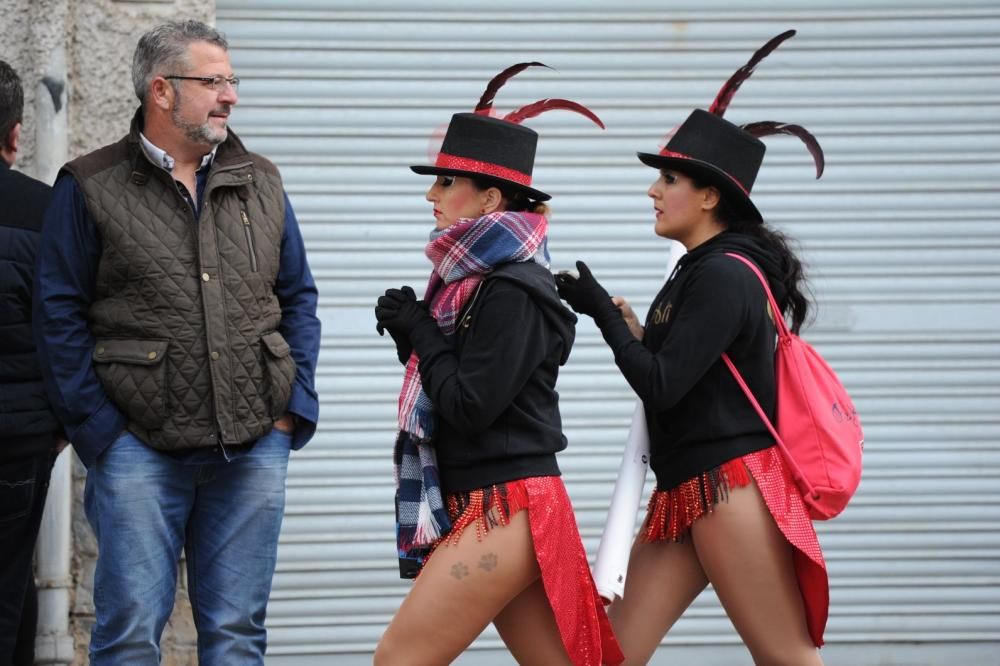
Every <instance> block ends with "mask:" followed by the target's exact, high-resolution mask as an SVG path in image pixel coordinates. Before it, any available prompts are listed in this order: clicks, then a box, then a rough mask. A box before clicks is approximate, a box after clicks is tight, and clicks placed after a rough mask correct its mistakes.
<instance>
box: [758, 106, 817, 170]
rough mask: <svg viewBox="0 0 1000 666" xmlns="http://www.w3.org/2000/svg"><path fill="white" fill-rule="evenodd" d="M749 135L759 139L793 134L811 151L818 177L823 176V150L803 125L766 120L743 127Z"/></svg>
mask: <svg viewBox="0 0 1000 666" xmlns="http://www.w3.org/2000/svg"><path fill="white" fill-rule="evenodd" d="M741 129H742V130H743V131H744V132H746V133H747V134H751V135H753V136H755V137H757V138H758V139H759V138H760V137H762V136H771V135H773V134H791V135H792V136H797V137H799V139H801V140H802V143H804V144H806V148H808V149H809V153H810V154H811V155H812V158H813V162H815V163H816V177H817V178H819V177H820V176H822V175H823V167H824V166H825V165H826V161H825V159H824V158H823V148H822V147H821V146H820V145H819V141H817V140H816V137H814V136H813V135H812V134H811V133H810V132H809V130H807V129H806V128H805V127H802V126H801V125H789V124H787V123H778V122H774V121H773V120H764V121H761V122H759V123H750V124H748V125H743V127H742V128H741Z"/></svg>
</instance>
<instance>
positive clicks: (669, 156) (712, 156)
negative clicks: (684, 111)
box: [638, 30, 823, 222]
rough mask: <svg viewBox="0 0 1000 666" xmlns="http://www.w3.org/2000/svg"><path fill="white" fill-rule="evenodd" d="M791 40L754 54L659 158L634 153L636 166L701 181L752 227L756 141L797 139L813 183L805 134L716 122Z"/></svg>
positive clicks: (819, 159) (819, 153)
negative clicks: (773, 54) (805, 152)
mask: <svg viewBox="0 0 1000 666" xmlns="http://www.w3.org/2000/svg"><path fill="white" fill-rule="evenodd" d="M794 35H795V31H794V30H788V31H786V32H783V33H781V34H780V35H778V36H777V37H774V38H772V39H771V40H770V41H769V42H768V43H767V44H765V45H764V46H762V47H761V48H760V49H758V50H757V51H756V52H755V53H754V54H753V56H751V58H750V60H749V61H747V63H746V64H745V65H743V67H741V68H739V69H738V70H736V72H735V73H734V74H733V75H732V76H731V77H729V80H728V81H726V83H725V84H724V85H723V86H722V88H721V89H720V90H719V93H718V94H717V95H716V97H715V101H713V102H712V105H711V106H710V107H709V109H708V111H703V110H701V109H695V110H694V111H693V112H692V113H691V115H690V116H688V118H687V120H685V121H684V123H683V124H682V125H681V126H680V127H678V128H677V131H676V132H675V133H674V135H673V136H672V137H671V138H670V141H668V142H667V145H666V147H664V148H663V150H661V151H660V152H659V154H654V153H638V156H639V159H640V160H641V161H642V163H643V164H646V165H648V166H651V167H653V168H656V169H677V170H678V171H681V172H683V173H687V174H689V175H691V176H693V177H695V178H697V179H699V180H703V181H707V182H708V183H710V184H712V185H714V186H716V187H718V188H719V190H720V191H721V192H722V194H723V196H724V197H725V198H726V199H727V201H729V202H731V203H732V205H733V206H734V207H735V208H736V209H737V210H738V211H739V212H740V213H741V214H742V215H746V216H747V217H748V218H749V219H752V220H756V221H758V222H759V221H762V219H763V218H762V217H761V214H760V211H758V210H757V207H756V206H755V205H754V203H753V201H751V200H750V190H751V189H752V188H753V183H754V181H755V180H756V179H757V172H758V171H759V170H760V165H761V162H763V161H764V150H765V146H764V144H763V143H762V142H761V141H760V140H759V138H758V137H762V136H769V135H771V134H791V135H793V136H797V137H799V138H800V139H801V140H802V141H803V142H804V143H805V144H806V147H807V148H808V149H809V152H810V153H811V154H812V156H813V160H814V161H815V162H816V177H817V178H819V177H820V176H821V175H822V174H823V149H822V148H821V147H820V145H819V142H818V141H816V138H815V137H814V136H813V135H812V134H810V133H809V132H808V131H807V130H806V129H805V128H803V127H800V126H799V125H789V124H786V123H778V122H773V121H764V122H758V123H750V124H747V125H742V126H737V125H734V124H733V123H731V122H729V121H728V120H724V119H723V118H722V115H723V114H724V113H725V112H726V109H727V108H729V102H730V101H731V100H732V98H733V95H734V94H735V93H736V91H737V90H738V89H739V87H740V85H741V84H742V83H743V82H744V81H746V80H747V79H748V78H750V75H751V74H753V70H754V68H755V67H756V66H757V63H759V62H760V61H761V60H763V59H764V58H765V57H766V56H767V55H768V54H769V53H770V52H771V51H773V50H774V49H776V48H777V47H778V45H780V44H781V43H782V42H783V41H785V40H786V39H788V38H789V37H792V36H794Z"/></svg>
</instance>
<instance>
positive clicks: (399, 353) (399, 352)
mask: <svg viewBox="0 0 1000 666" xmlns="http://www.w3.org/2000/svg"><path fill="white" fill-rule="evenodd" d="M375 330H376V331H378V334H379V335H382V334H384V333H385V332H386V331H389V335H390V336H391V337H392V341H393V342H395V343H396V357H397V358H398V359H399V362H400V363H402V364H403V365H406V362H407V361H409V360H410V354H412V353H413V343H412V342H410V338H409V337H408V336H406V335H404V334H402V333H400V332H399V331H397V330H394V329H391V328H386V327H385V326H383V325H382V324H377V325H376V326H375Z"/></svg>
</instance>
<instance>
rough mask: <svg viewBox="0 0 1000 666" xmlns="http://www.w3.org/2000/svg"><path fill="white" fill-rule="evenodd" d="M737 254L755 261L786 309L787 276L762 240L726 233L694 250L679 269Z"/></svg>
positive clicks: (776, 256) (683, 258)
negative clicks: (706, 259) (709, 258)
mask: <svg viewBox="0 0 1000 666" xmlns="http://www.w3.org/2000/svg"><path fill="white" fill-rule="evenodd" d="M726 252H735V253H737V254H742V255H743V256H744V257H746V258H747V259H750V260H751V261H753V262H754V263H755V264H757V266H758V267H759V268H760V269H761V270H762V271H763V272H764V275H766V276H767V282H768V284H769V285H770V287H771V293H773V294H774V298H775V300H776V301H778V305H780V306H781V307H784V306H785V300H786V296H787V295H788V293H787V290H786V289H785V285H784V283H783V282H782V276H783V275H784V274H785V271H784V269H783V266H782V265H781V257H780V256H779V255H778V254H777V253H775V252H774V251H773V250H771V249H770V248H768V247H767V246H766V245H765V244H764V242H763V241H762V240H760V239H759V238H755V237H753V236H748V235H746V234H741V233H736V232H734V231H723V232H722V233H721V234H718V235H717V236H713V237H712V238H710V239H709V240H707V241H705V242H704V243H702V244H701V245H699V246H698V247H696V248H694V249H693V250H691V251H690V252H688V253H687V254H685V255H684V256H683V257H681V258H680V260H679V261H678V262H677V267H678V270H683V269H684V268H685V267H689V266H692V265H694V264H695V263H697V262H699V261H701V260H703V259H704V258H705V257H707V256H708V255H710V254H720V253H726Z"/></svg>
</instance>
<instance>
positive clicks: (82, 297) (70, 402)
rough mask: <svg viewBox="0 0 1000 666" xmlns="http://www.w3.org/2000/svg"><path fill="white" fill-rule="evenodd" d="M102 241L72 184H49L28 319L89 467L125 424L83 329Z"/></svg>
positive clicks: (56, 406)
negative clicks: (99, 375)
mask: <svg viewBox="0 0 1000 666" xmlns="http://www.w3.org/2000/svg"><path fill="white" fill-rule="evenodd" d="M100 256H101V241H100V237H99V235H98V232H97V228H96V226H95V224H94V221H93V219H92V218H91V216H90V213H89V211H88V210H87V205H86V201H85V200H84V196H83V192H82V191H81V190H80V188H79V186H78V185H77V183H76V180H75V179H74V178H73V177H72V176H69V175H63V176H61V177H60V178H58V179H57V180H56V184H55V186H54V187H53V190H52V199H51V201H50V203H49V207H48V209H47V210H46V213H45V221H44V224H43V227H42V235H41V239H40V242H39V248H38V258H37V261H36V266H35V283H34V294H33V308H32V312H33V314H32V319H33V322H32V323H33V328H34V334H35V341H36V344H37V349H38V361H39V365H40V366H41V369H42V377H43V379H44V382H45V388H46V392H47V393H48V396H49V400H50V402H51V403H52V408H53V411H55V413H56V416H57V417H58V418H59V420H60V422H61V423H62V424H63V426H64V427H65V429H66V434H67V436H68V438H69V440H70V441H71V442H72V443H73V448H74V449H75V450H76V452H77V454H78V455H79V456H80V459H81V460H82V461H83V463H84V464H85V465H86V466H87V467H90V466H91V465H92V464H93V463H94V461H95V460H97V458H98V457H99V456H100V455H101V453H102V452H103V451H104V449H105V448H107V447H108V446H109V445H110V444H111V442H113V441H114V440H115V438H116V437H117V436H118V435H119V434H121V432H122V431H123V430H124V429H125V427H126V426H127V420H126V418H125V416H124V414H122V412H121V411H120V410H119V409H118V407H117V406H116V405H115V404H114V403H113V402H112V401H111V399H110V398H109V397H108V395H107V393H106V392H105V391H104V387H103V386H102V385H101V382H100V380H99V379H98V378H97V374H96V373H95V372H94V368H93V361H92V356H91V355H92V354H93V351H94V337H93V336H92V335H91V333H90V329H89V328H88V326H87V311H88V309H89V308H90V304H91V302H92V301H93V297H94V289H95V283H96V278H97V266H98V262H99V261H100Z"/></svg>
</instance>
